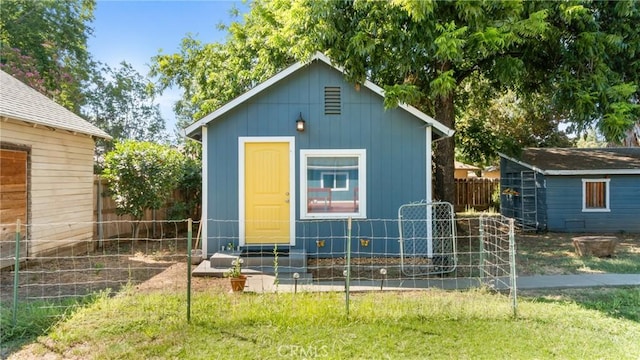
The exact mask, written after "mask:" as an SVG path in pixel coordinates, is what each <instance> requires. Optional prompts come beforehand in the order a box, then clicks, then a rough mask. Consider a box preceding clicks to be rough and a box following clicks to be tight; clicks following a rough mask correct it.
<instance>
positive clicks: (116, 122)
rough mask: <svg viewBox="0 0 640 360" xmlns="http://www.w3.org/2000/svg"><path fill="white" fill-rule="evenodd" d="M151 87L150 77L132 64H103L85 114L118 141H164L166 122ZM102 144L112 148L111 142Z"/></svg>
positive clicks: (88, 95) (90, 89)
mask: <svg viewBox="0 0 640 360" xmlns="http://www.w3.org/2000/svg"><path fill="white" fill-rule="evenodd" d="M148 87H149V80H147V79H146V78H145V77H143V76H142V75H140V74H139V73H138V72H137V71H136V70H135V69H133V67H132V66H131V65H130V64H128V63H126V62H124V61H123V62H122V63H121V64H120V67H118V68H117V69H112V68H110V67H109V66H107V65H104V66H103V67H102V69H101V71H100V72H98V73H96V74H95V75H94V78H93V84H92V86H91V87H90V88H89V89H88V91H87V105H86V106H85V107H84V108H83V112H84V115H85V117H86V118H87V119H88V120H89V121H90V122H92V123H93V124H95V125H96V126H98V127H99V128H101V129H103V130H104V131H106V132H107V133H108V134H109V135H111V136H112V137H113V138H114V139H115V140H127V139H128V140H138V141H162V140H164V139H166V133H165V121H164V119H163V118H162V116H161V114H160V107H159V105H158V104H156V103H155V101H154V96H153V94H152V93H151V92H150V91H148ZM103 146H104V151H105V152H106V151H109V150H111V149H113V145H112V144H110V143H104V144H103Z"/></svg>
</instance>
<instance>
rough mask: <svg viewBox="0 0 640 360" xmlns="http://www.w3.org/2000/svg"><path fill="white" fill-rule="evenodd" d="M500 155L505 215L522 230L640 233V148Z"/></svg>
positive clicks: (534, 151)
mask: <svg viewBox="0 0 640 360" xmlns="http://www.w3.org/2000/svg"><path fill="white" fill-rule="evenodd" d="M500 157H501V159H500V186H501V193H502V194H501V197H500V211H501V213H502V214H503V215H505V216H508V217H513V218H515V219H517V221H518V223H520V225H521V226H522V227H523V228H525V229H531V230H549V231H558V232H594V233H598V232H600V233H605V232H609V233H610V232H618V231H625V232H640V148H602V149H577V148H545V149H539V148H530V149H525V150H523V152H522V154H521V156H519V157H518V158H513V157H509V156H506V155H504V154H500Z"/></svg>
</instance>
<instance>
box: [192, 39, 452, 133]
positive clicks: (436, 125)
mask: <svg viewBox="0 0 640 360" xmlns="http://www.w3.org/2000/svg"><path fill="white" fill-rule="evenodd" d="M314 61H322V62H324V63H325V64H327V65H329V66H331V67H332V68H334V69H336V70H337V71H340V72H341V73H343V74H344V70H343V69H342V68H339V67H336V66H334V65H332V64H331V60H329V58H328V57H327V56H326V55H324V54H322V53H320V52H317V53H316V54H315V55H314V56H313V57H312V58H311V60H309V61H308V62H301V61H298V62H296V63H295V64H293V65H291V66H289V67H288V68H286V69H284V70H282V71H281V72H279V73H277V74H276V75H274V76H272V77H271V78H269V79H268V80H266V81H264V82H262V83H260V84H258V85H257V86H256V87H254V88H252V89H251V90H249V91H247V92H245V93H244V94H242V95H240V96H238V97H237V98H235V99H233V100H231V101H230V102H228V103H226V104H224V105H223V106H221V107H220V108H218V109H217V110H215V111H214V112H212V113H210V114H209V115H206V116H205V117H203V118H202V119H200V120H198V121H196V122H194V123H193V124H191V125H189V126H188V127H186V128H185V133H186V135H187V136H189V137H194V136H195V135H196V134H197V133H198V132H199V131H200V128H201V127H202V126H205V125H206V124H208V123H209V122H211V121H213V120H215V119H217V118H219V117H220V116H222V115H224V114H225V113H227V112H229V111H231V110H232V109H234V108H235V107H237V106H238V105H240V104H242V103H244V102H245V101H247V100H249V99H251V98H252V97H254V96H256V95H258V94H260V93H261V92H263V91H265V90H266V89H268V88H269V87H271V86H273V85H275V84H277V83H278V82H280V81H281V80H283V79H285V78H287V77H288V76H290V75H291V74H294V73H295V72H297V71H298V70H300V69H302V68H304V67H305V66H307V65H308V64H311V63H313V62H314ZM363 85H364V87H366V88H367V89H369V90H371V91H373V92H374V93H376V94H378V95H380V96H381V97H384V89H382V88H381V87H379V86H378V85H376V84H374V83H372V82H371V81H369V80H367V81H365V82H364V84H363ZM398 108H400V109H403V110H404V111H406V112H408V113H410V114H411V115H413V116H415V117H416V118H418V119H420V120H422V121H424V122H425V123H427V124H428V125H431V126H432V127H433V129H434V133H436V134H438V135H439V136H440V137H449V136H453V133H454V131H453V130H452V129H449V128H448V127H446V126H444V125H443V124H442V123H440V122H439V121H437V120H435V119H434V118H432V117H431V116H429V115H427V114H425V113H423V112H422V111H420V110H418V109H416V108H415V107H413V106H411V105H407V104H399V105H398Z"/></svg>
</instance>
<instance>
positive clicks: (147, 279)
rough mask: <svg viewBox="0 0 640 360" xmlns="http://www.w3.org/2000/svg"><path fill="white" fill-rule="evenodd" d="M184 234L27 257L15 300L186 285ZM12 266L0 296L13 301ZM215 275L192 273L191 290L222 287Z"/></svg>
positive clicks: (0, 287)
mask: <svg viewBox="0 0 640 360" xmlns="http://www.w3.org/2000/svg"><path fill="white" fill-rule="evenodd" d="M186 252H187V245H186V240H185V239H184V238H175V239H163V240H155V239H142V240H126V241H125V240H114V241H106V242H105V244H104V246H103V248H102V249H97V250H96V251H93V252H90V253H83V254H77V255H65V256H55V254H54V255H52V256H48V257H43V258H32V259H28V260H27V261H25V262H23V263H22V264H21V266H20V269H19V272H18V274H19V283H18V299H19V301H34V300H46V301H56V300H59V299H63V298H74V297H75V298H79V297H83V296H85V295H88V294H91V293H95V292H98V291H102V290H106V289H110V290H111V291H119V290H120V289H121V288H122V287H124V286H131V287H133V288H135V289H138V290H140V291H155V290H162V291H166V290H171V291H173V290H175V291H179V290H186V286H187V264H186V262H187V255H186ZM14 274H15V273H14V271H12V270H11V269H3V271H2V273H1V274H0V299H1V300H2V302H3V304H11V303H12V301H13V282H14ZM225 284H226V283H225V282H223V281H220V279H213V278H193V281H192V289H193V290H194V291H205V290H208V289H210V290H213V291H225V290H228V289H226V288H225V287H224V285H225Z"/></svg>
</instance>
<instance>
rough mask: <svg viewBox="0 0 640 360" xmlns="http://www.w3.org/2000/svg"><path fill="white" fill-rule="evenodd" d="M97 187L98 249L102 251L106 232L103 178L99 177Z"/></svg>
mask: <svg viewBox="0 0 640 360" xmlns="http://www.w3.org/2000/svg"><path fill="white" fill-rule="evenodd" d="M96 184H97V187H98V191H97V193H98V195H97V196H98V199H97V201H96V207H97V209H96V210H97V211H96V212H97V214H96V216H97V219H96V220H97V221H98V247H99V248H100V249H102V247H103V245H104V243H103V242H104V231H103V229H102V178H101V177H100V176H99V175H98V181H97V182H96Z"/></svg>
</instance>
